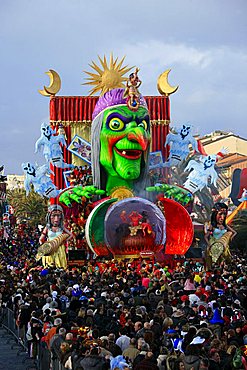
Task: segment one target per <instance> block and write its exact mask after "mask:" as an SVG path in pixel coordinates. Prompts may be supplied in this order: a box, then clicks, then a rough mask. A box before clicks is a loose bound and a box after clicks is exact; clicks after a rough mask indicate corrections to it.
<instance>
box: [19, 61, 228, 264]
mask: <svg viewBox="0 0 247 370" xmlns="http://www.w3.org/2000/svg"><path fill="white" fill-rule="evenodd" d="M123 62H124V58H123V59H121V60H120V61H118V59H114V58H113V56H111V57H110V61H109V64H108V62H107V60H106V58H105V57H104V58H103V59H101V58H99V65H97V64H96V63H95V62H92V64H91V67H92V69H93V71H92V72H86V73H87V75H88V76H89V78H88V81H87V82H86V84H89V85H91V86H92V89H91V92H90V95H89V96H86V97H85V96H57V95H56V94H57V93H58V92H59V90H60V87H61V80H60V77H59V75H58V73H57V72H55V71H54V70H50V71H49V72H47V74H48V75H49V77H50V85H49V86H47V87H46V86H44V88H43V89H42V90H39V92H40V93H41V94H42V95H44V96H47V97H49V98H50V122H49V123H43V124H42V125H41V135H40V137H39V139H38V140H37V142H36V145H35V151H36V152H38V151H42V152H43V155H44V158H45V164H43V165H41V166H38V165H37V164H33V163H30V162H26V163H23V165H22V168H23V171H24V173H25V187H26V190H27V191H29V189H30V186H31V185H32V186H33V187H34V190H35V191H37V192H38V193H39V194H41V195H43V196H45V197H47V198H48V199H49V201H50V203H51V204H58V205H60V206H61V207H62V209H63V212H64V223H65V226H66V228H67V229H68V230H70V232H72V233H73V234H74V235H75V237H76V242H75V244H74V246H73V248H78V247H79V248H84V249H89V248H90V250H91V251H92V252H93V253H94V255H96V256H113V257H114V258H119V259H124V258H138V257H140V256H142V257H145V256H149V257H150V256H156V257H157V258H161V257H162V256H164V255H166V254H169V255H184V254H185V253H186V251H187V250H188V249H189V247H190V246H191V243H192V240H193V224H192V220H191V217H190V215H189V213H188V210H189V208H190V207H189V205H190V204H191V203H192V202H193V194H194V193H196V192H198V191H200V190H201V189H202V188H203V187H204V186H207V184H208V181H211V182H212V183H216V179H217V173H216V172H215V169H214V166H215V164H216V161H217V158H218V157H219V156H221V155H223V154H222V153H221V152H220V153H217V154H215V155H211V156H207V155H201V156H197V159H196V160H194V159H193V160H191V161H190V162H189V164H188V166H187V167H188V168H187V170H188V177H187V180H186V181H185V182H184V185H183V186H177V185H176V184H174V183H172V179H171V177H170V176H168V175H169V168H170V167H172V166H179V165H180V163H182V162H183V161H184V160H185V159H186V158H187V157H188V154H189V151H190V149H189V148H191V149H192V150H193V151H194V152H196V153H198V152H199V150H198V143H197V141H196V140H195V139H194V138H193V136H192V134H191V126H190V125H189V124H184V125H182V126H181V127H180V128H179V129H177V130H176V131H174V130H173V132H171V131H170V129H169V123H170V100H169V96H170V94H172V93H174V92H175V91H176V90H177V89H178V86H175V87H172V86H170V84H169V82H168V74H169V72H170V70H167V71H165V72H164V73H162V74H161V75H160V76H159V78H158V81H157V88H158V91H159V93H160V94H161V95H160V96H143V95H142V94H141V92H140V91H139V89H140V86H141V83H142V81H141V80H140V77H139V74H140V71H139V69H138V68H135V69H134V71H132V72H131V73H130V74H129V75H128V76H127V77H125V75H126V73H128V72H130V71H131V69H132V68H129V67H127V66H123ZM95 93H100V96H92V95H93V94H95ZM222 152H223V151H222ZM199 154H201V153H198V155H199ZM78 172H79V174H81V175H82V176H81V177H80V178H81V180H82V181H79V183H78V181H76V179H77V177H78ZM154 175H155V176H154ZM153 177H154V178H155V181H153ZM60 239H63V238H60ZM65 239H66V238H65ZM62 242H64V240H63V241H62ZM62 242H61V243H62ZM57 244H59V243H56V242H55V243H52V245H56V250H57V248H58V247H59V246H58V245H57ZM46 247H47V248H43V252H42V249H41V250H40V255H39V257H41V256H42V253H43V255H45V253H49V254H52V253H53V252H54V253H56V250H54V251H52V248H53V247H51V245H49V246H46ZM46 250H47V251H48V250H49V252H45V251H46Z"/></svg>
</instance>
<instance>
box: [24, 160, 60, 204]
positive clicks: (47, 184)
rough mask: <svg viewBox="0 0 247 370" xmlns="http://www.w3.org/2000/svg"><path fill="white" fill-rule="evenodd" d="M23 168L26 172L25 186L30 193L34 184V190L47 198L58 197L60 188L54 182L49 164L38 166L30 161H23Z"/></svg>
mask: <svg viewBox="0 0 247 370" xmlns="http://www.w3.org/2000/svg"><path fill="white" fill-rule="evenodd" d="M21 167H22V170H23V171H24V174H25V181H24V187H25V190H26V194H27V195H28V194H29V192H30V190H31V185H33V188H34V191H35V192H36V193H38V194H39V195H42V196H44V197H46V198H56V197H57V196H58V195H59V194H60V190H58V189H57V188H56V186H55V185H54V184H53V183H52V181H51V179H50V174H51V173H52V172H51V170H50V168H49V164H44V165H43V166H40V167H38V166H37V165H35V164H32V163H30V162H25V163H22V165H21Z"/></svg>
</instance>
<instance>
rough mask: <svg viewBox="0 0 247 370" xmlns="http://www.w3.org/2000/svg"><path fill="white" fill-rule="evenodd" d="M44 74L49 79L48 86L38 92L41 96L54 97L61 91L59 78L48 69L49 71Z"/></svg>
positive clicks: (54, 72)
mask: <svg viewBox="0 0 247 370" xmlns="http://www.w3.org/2000/svg"><path fill="white" fill-rule="evenodd" d="M45 73H46V74H47V75H48V76H49V77H50V85H49V86H44V89H43V90H38V92H39V93H40V94H41V95H43V96H51V95H56V94H57V93H58V91H59V90H60V89H61V78H60V76H59V74H58V73H57V72H56V71H54V70H53V69H49V71H48V72H45Z"/></svg>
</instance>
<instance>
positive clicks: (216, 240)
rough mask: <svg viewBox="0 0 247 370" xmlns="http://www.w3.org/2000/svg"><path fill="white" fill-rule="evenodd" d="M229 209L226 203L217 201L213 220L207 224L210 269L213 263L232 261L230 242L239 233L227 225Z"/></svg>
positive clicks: (208, 265) (206, 238) (208, 266)
mask: <svg viewBox="0 0 247 370" xmlns="http://www.w3.org/2000/svg"><path fill="white" fill-rule="evenodd" d="M227 211H228V207H227V205H226V204H225V203H215V205H214V207H213V210H212V215H211V222H209V223H207V224H205V240H206V242H207V251H206V265H207V268H208V269H211V267H212V264H220V263H221V262H222V261H226V262H230V261H231V253H230V249H229V243H230V241H231V240H232V239H233V238H234V236H235V235H236V234H237V233H236V231H234V230H233V229H232V228H231V227H230V226H228V225H226V217H227Z"/></svg>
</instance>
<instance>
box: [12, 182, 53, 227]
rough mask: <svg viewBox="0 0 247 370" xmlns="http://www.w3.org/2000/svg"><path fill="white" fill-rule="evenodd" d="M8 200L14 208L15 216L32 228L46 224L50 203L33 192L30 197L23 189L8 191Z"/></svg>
mask: <svg viewBox="0 0 247 370" xmlns="http://www.w3.org/2000/svg"><path fill="white" fill-rule="evenodd" d="M7 200H8V203H9V204H10V205H11V206H12V207H13V208H14V215H15V216H16V217H17V218H18V219H20V220H27V221H28V223H29V224H30V225H31V226H37V225H38V224H44V223H45V216H46V213H47V206H48V201H47V199H45V198H43V197H41V196H40V195H39V194H37V193H35V192H34V191H33V190H31V191H30V193H29V194H28V196H26V192H25V190H24V189H21V188H17V189H13V190H8V191H7Z"/></svg>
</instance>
